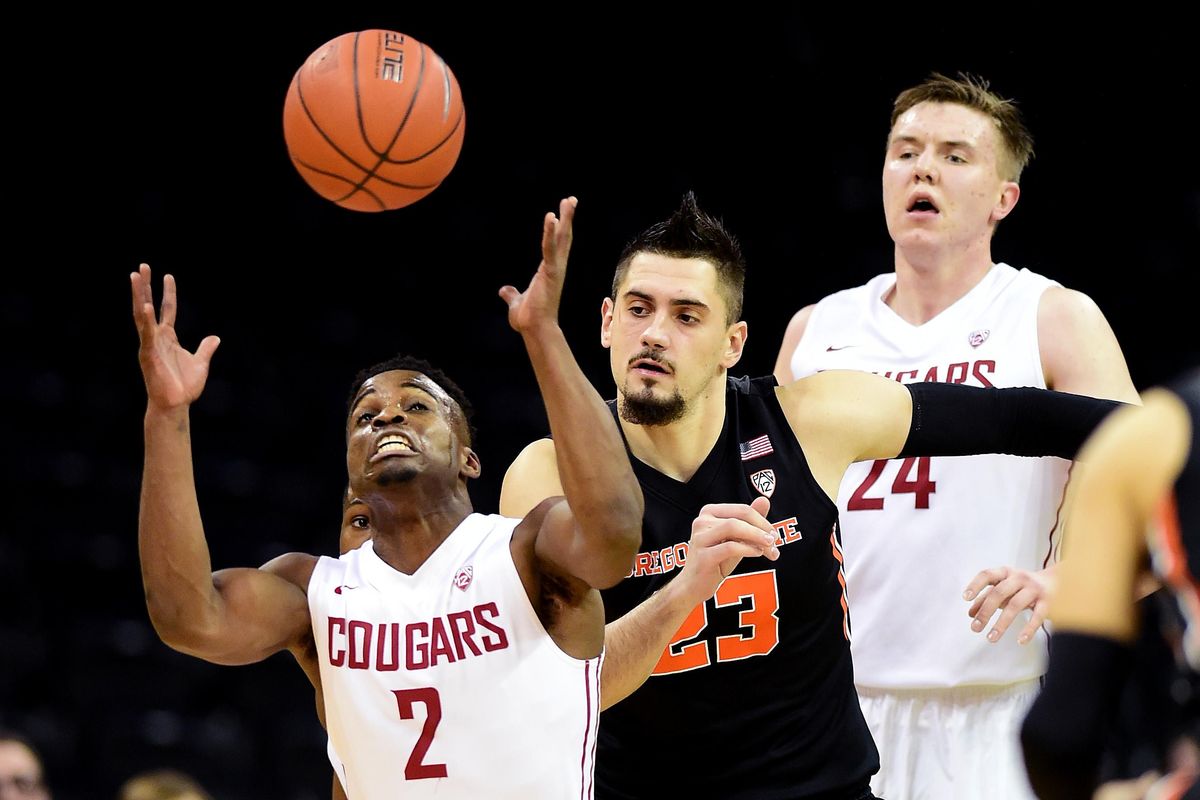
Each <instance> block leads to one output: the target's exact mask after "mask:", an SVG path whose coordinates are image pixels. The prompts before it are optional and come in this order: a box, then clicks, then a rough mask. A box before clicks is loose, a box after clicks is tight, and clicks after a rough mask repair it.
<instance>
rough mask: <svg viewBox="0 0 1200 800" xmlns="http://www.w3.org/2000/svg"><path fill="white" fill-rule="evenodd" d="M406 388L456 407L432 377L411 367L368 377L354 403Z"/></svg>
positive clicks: (449, 406) (447, 405) (448, 406)
mask: <svg viewBox="0 0 1200 800" xmlns="http://www.w3.org/2000/svg"><path fill="white" fill-rule="evenodd" d="M404 389H417V390H419V391H422V392H424V393H425V394H427V395H429V396H431V397H433V398H434V399H436V400H437V401H438V402H439V403H441V404H442V405H444V406H446V407H447V408H454V400H453V399H451V397H450V395H448V394H446V392H445V390H444V389H442V387H441V386H438V385H437V384H436V383H435V382H434V381H433V379H432V378H430V377H429V376H428V375H426V374H425V373H423V372H416V371H414V370H410V369H393V370H389V371H387V372H380V373H379V374H378V375H372V376H371V377H370V378H367V379H366V380H365V381H363V385H362V387H361V388H359V390H358V394H357V395H356V397H355V401H354V404H355V405H358V403H360V402H361V401H362V400H363V399H364V398H366V397H369V396H371V395H382V396H388V395H392V394H396V393H398V392H400V391H402V390H404Z"/></svg>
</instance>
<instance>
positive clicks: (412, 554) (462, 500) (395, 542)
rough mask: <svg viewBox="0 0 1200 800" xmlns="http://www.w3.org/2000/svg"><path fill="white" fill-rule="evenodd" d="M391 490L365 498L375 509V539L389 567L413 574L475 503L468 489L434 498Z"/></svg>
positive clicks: (441, 494) (373, 539)
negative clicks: (467, 492) (468, 494)
mask: <svg viewBox="0 0 1200 800" xmlns="http://www.w3.org/2000/svg"><path fill="white" fill-rule="evenodd" d="M390 488H391V487H385V488H383V489H381V490H380V491H379V492H377V493H374V494H371V495H369V496H364V497H363V499H364V500H365V501H366V503H367V505H368V506H369V507H370V509H371V526H372V528H374V530H375V533H374V535H373V536H372V537H371V539H372V542H373V544H374V547H375V554H376V555H378V556H379V557H380V558H381V559H383V561H384V562H385V563H386V564H387V565H388V566H390V567H392V569H395V570H398V571H399V572H403V573H404V574H406V575H412V574H413V573H414V572H416V571H417V570H418V569H420V567H421V565H422V564H424V563H425V562H426V561H427V560H428V559H429V557H430V556H431V555H433V552H434V551H435V550H437V549H438V547H439V546H440V545H441V543H442V542H444V541H446V539H447V538H448V537H449V536H450V534H451V533H453V532H454V529H455V528H457V527H458V526H459V524H460V523H461V522H462V521H463V520H464V519H466V518H467V516H468V515H469V514H470V513H471V510H472V509H471V500H470V498H469V497H468V496H467V495H466V489H465V487H463V488H462V491H461V492H460V491H458V490H457V488H455V489H454V490H453V491H450V492H449V493H446V492H443V493H439V494H434V495H430V494H429V493H428V492H419V491H418V492H414V491H405V490H406V489H412V488H415V487H411V486H405V487H401V488H400V489H399V490H389V489H390ZM414 494H419V495H421V496H419V497H415V496H414Z"/></svg>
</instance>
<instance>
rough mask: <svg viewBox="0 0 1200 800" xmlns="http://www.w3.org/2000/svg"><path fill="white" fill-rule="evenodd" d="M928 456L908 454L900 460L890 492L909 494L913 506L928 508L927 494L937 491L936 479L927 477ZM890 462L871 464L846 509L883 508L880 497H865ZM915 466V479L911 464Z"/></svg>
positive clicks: (884, 460) (878, 509)
mask: <svg viewBox="0 0 1200 800" xmlns="http://www.w3.org/2000/svg"><path fill="white" fill-rule="evenodd" d="M929 460H930V459H929V456H921V457H919V458H917V457H912V456H910V457H909V458H906V459H904V461H902V462H900V470H899V471H898V472H897V473H896V479H895V480H894V481H892V494H911V495H915V497H913V507H914V508H929V495H931V494H933V493H934V492H936V491H937V481H931V480H930V479H929ZM889 463H891V462H889V461H887V460H886V459H883V460H880V461H876V462H875V463H874V464H872V465H871V471H870V472H869V473H867V477H866V478H865V479H864V480H863V482H862V483H861V484H859V487H858V488H857V489H855V490H854V494H852V495H851V496H850V501H849V502H848V503H846V510H847V511H880V510H882V509H883V501H884V498H882V497H867V491H868V490H870V488H871V487H872V486H874V485H875V481H877V480H879V476H880V475H882V474H883V470H884V468H885V467H886V466H887V465H888V464H889ZM914 463H915V464H916V467H917V479H916V480H913V478H912V472H913V464H914Z"/></svg>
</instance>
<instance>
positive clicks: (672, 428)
mask: <svg viewBox="0 0 1200 800" xmlns="http://www.w3.org/2000/svg"><path fill="white" fill-rule="evenodd" d="M724 425H725V373H724V372H722V373H721V375H720V380H714V381H712V382H711V383H710V384H709V388H708V390H707V391H705V392H704V393H703V394H701V395H698V396H697V397H696V398H694V399H693V400H692V401H690V402H689V404H688V410H687V412H686V413H685V414H684V415H683V417H681V418H680V419H678V420H676V421H675V422H672V423H670V424H667V425H634V424H633V423H631V422H626V421H625V420H621V429H622V430H623V431H624V432H625V440H626V441H627V442H628V443H629V451H630V452H631V453H633V455H634V456H635V457H636V458H637V459H638V460H639V461H641V462H642V463H644V464H646V465H647V466H649V467H652V468H654V469H656V470H658V471H659V472H661V473H662V474H664V475H666V476H668V477H670V478H674V479H675V480H677V481H681V482H683V483H686V482H687V481H689V480H691V478H692V476H693V475H695V474H696V470H698V469H700V465H701V464H703V463H704V459H706V458H707V457H708V454H709V453H710V452H712V449H713V445H715V444H716V443H717V439H718V438H720V436H721V428H722V427H724Z"/></svg>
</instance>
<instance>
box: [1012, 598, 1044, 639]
mask: <svg viewBox="0 0 1200 800" xmlns="http://www.w3.org/2000/svg"><path fill="white" fill-rule="evenodd" d="M1049 608H1050V604H1049V603H1046V602H1039V603H1037V604H1036V605H1034V607H1033V614H1032V615H1031V616H1030V617H1029V622H1027V623H1025V627H1024V628H1021V632H1020V633H1019V634H1017V644H1029V643H1030V642H1032V641H1033V637H1034V636H1036V635H1037V632H1038V628H1040V627H1042V623H1043V622H1045V621H1046V612H1047V611H1048V610H1049Z"/></svg>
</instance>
